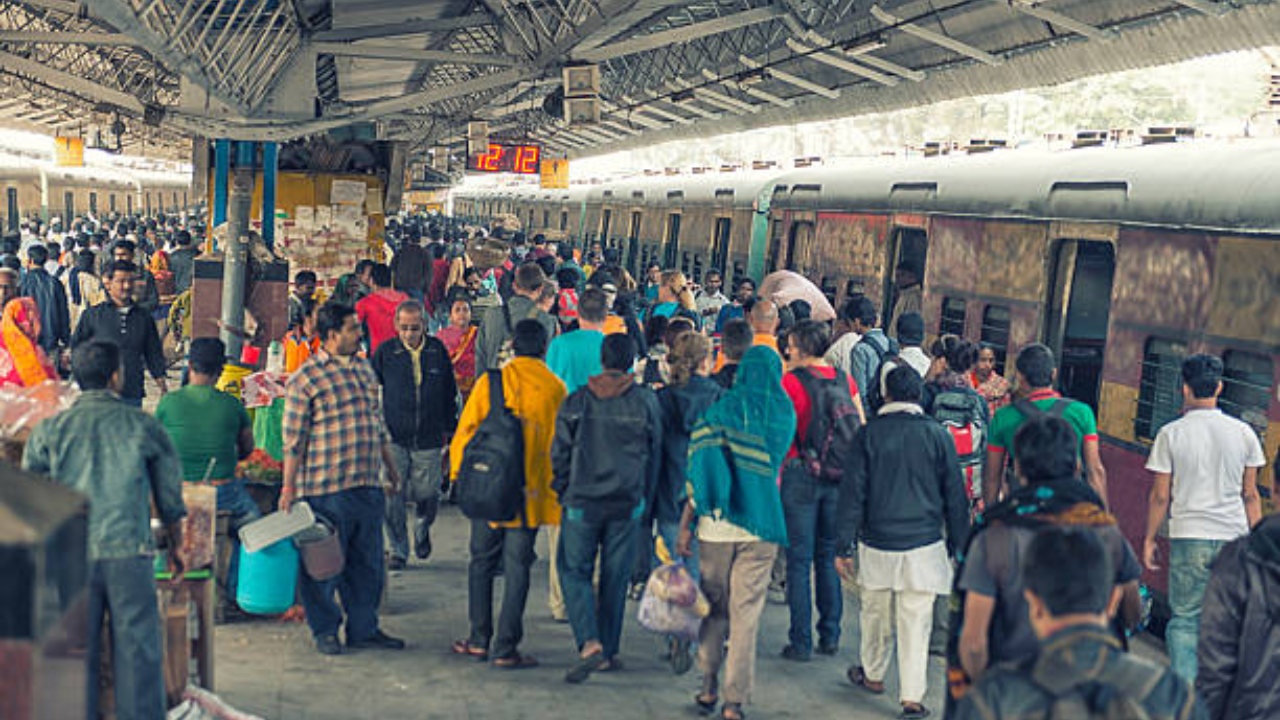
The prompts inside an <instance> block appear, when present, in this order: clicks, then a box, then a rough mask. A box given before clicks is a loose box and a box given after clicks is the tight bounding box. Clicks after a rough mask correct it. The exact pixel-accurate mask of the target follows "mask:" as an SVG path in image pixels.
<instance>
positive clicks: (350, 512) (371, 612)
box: [298, 487, 386, 643]
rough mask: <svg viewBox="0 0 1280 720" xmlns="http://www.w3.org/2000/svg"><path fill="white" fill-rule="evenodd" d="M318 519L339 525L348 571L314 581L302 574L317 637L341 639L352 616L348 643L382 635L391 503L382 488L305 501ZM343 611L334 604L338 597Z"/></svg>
mask: <svg viewBox="0 0 1280 720" xmlns="http://www.w3.org/2000/svg"><path fill="white" fill-rule="evenodd" d="M305 500H306V502H307V504H308V505H310V506H311V509H312V511H313V512H315V514H316V515H319V516H322V517H324V518H325V519H326V520H328V521H329V522H331V523H333V526H334V528H336V529H337V531H338V541H339V542H340V543H341V545H342V554H343V557H344V558H345V560H346V563H345V567H343V569H342V572H341V573H340V574H339V575H338V576H337V577H333V578H330V579H328V580H324V581H317V580H312V579H311V577H310V576H309V575H307V573H306V570H302V571H301V572H299V573H298V585H299V587H300V589H301V595H302V607H303V608H305V609H306V611H307V624H308V625H310V626H311V634H312V635H313V636H315V637H317V638H319V637H323V636H325V635H337V634H338V626H339V625H340V624H341V623H342V615H343V612H344V611H345V612H346V620H347V621H346V625H347V628H346V630H347V633H346V634H347V642H348V643H352V642H359V641H360V640H366V639H368V638H370V637H372V636H373V634H374V633H376V632H377V631H378V601H379V600H380V599H381V598H382V578H383V575H382V573H383V557H382V516H383V511H384V509H385V507H386V503H385V501H384V500H383V497H382V489H381V488H376V487H358V488H352V489H350V490H340V491H338V492H336V493H330V494H328V495H318V496H315V497H308V498H305ZM335 591H336V592H337V593H338V594H339V595H341V596H342V606H341V607H339V606H338V604H337V603H336V602H334V592H335Z"/></svg>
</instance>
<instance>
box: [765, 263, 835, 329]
mask: <svg viewBox="0 0 1280 720" xmlns="http://www.w3.org/2000/svg"><path fill="white" fill-rule="evenodd" d="M758 294H759V295H760V297H763V298H769V299H770V300H772V301H774V302H775V303H777V304H779V305H789V304H791V303H792V302H794V301H796V300H804V301H805V302H807V303H809V307H810V309H811V312H810V315H809V316H810V317H811V318H812V319H814V320H835V319H836V309H835V308H833V307H831V301H830V300H828V299H827V296H826V295H823V294H822V291H821V290H819V289H818V286H817V285H814V284H813V282H812V281H810V280H809V278H807V277H805V276H803V275H801V274H800V273H796V272H792V271H790V270H779V271H778V272H775V273H770V274H769V275H767V276H765V279H764V281H763V282H761V283H760V290H759V291H758Z"/></svg>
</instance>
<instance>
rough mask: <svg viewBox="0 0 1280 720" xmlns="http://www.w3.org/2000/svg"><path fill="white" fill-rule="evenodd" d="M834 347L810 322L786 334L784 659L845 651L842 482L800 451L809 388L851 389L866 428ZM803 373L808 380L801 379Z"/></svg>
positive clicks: (808, 415)
mask: <svg viewBox="0 0 1280 720" xmlns="http://www.w3.org/2000/svg"><path fill="white" fill-rule="evenodd" d="M830 344H831V333H830V331H829V330H828V329H827V326H826V325H825V324H823V323H820V322H817V321H815V320H805V321H803V322H800V323H799V324H797V325H796V326H795V327H793V328H792V329H791V331H790V333H789V334H788V335H787V348H786V350H787V360H788V361H789V364H790V367H792V368H793V369H792V370H791V372H788V373H787V374H786V375H784V376H783V378H782V389H783V390H785V391H786V393H787V396H788V397H790V398H791V402H792V404H793V405H795V409H796V435H795V438H793V440H792V444H791V450H790V451H788V453H787V460H786V462H785V463H784V464H783V470H782V511H783V514H784V515H785V516H786V523H787V548H786V558H787V605H789V606H790V608H791V629H790V631H789V633H788V640H789V641H790V642H789V644H788V645H787V646H786V647H785V648H783V650H782V657H784V658H786V659H788V660H797V661H805V660H808V659H809V658H810V656H811V655H812V653H813V652H814V650H816V651H817V652H818V653H819V654H822V655H834V654H835V653H836V651H837V650H838V649H839V646H840V618H841V615H842V613H843V608H844V598H843V596H842V594H841V589H840V576H839V575H838V574H837V573H836V565H835V560H836V550H837V548H836V544H837V542H838V540H839V537H838V536H839V532H838V528H837V525H836V508H837V505H838V504H839V500H840V492H839V490H840V488H839V485H837V484H835V483H832V482H829V481H828V480H826V479H823V478H818V477H814V476H813V475H812V474H811V473H810V471H809V470H808V469H807V468H806V466H805V465H804V464H803V463H802V462H801V461H800V459H799V458H800V452H799V451H800V448H801V447H802V446H803V444H804V441H805V437H806V434H807V433H808V431H809V428H810V426H811V421H812V419H813V408H814V399H813V398H811V397H809V393H808V392H807V391H806V390H805V384H809V385H810V386H814V387H820V386H822V385H825V384H827V383H830V382H835V383H837V387H840V385H843V384H844V383H847V384H848V392H849V399H850V400H851V401H852V403H853V406H854V408H856V409H857V412H858V417H859V420H860V424H861V423H865V422H866V415H865V414H864V412H863V410H862V400H861V398H860V397H859V396H858V385H857V383H855V382H854V380H853V378H851V377H849V376H847V375H845V374H844V373H842V372H840V371H839V370H836V369H835V368H833V367H830V366H828V365H827V364H826V362H825V361H824V360H823V359H822V356H823V355H825V354H826V352H827V346H828V345H830ZM801 375H804V376H805V378H804V380H803V381H802V380H801ZM815 600H816V605H817V607H818V624H817V627H818V643H817V647H816V648H815V647H814V642H813V627H814V623H813V606H814V605H815Z"/></svg>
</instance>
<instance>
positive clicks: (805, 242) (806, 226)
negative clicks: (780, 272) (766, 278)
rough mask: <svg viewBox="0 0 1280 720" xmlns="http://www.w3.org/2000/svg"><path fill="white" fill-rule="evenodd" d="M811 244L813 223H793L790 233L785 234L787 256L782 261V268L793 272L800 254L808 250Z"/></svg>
mask: <svg viewBox="0 0 1280 720" xmlns="http://www.w3.org/2000/svg"><path fill="white" fill-rule="evenodd" d="M812 242H813V223H811V222H793V223H791V232H789V233H787V256H786V258H784V259H783V267H785V268H786V269H787V270H795V269H796V263H798V262H799V261H800V254H801V253H803V252H806V251H807V250H808V249H809V245H810V244H811V243H812Z"/></svg>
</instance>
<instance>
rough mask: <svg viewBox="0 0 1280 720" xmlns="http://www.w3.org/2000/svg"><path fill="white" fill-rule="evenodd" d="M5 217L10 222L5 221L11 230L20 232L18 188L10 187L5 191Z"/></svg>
mask: <svg viewBox="0 0 1280 720" xmlns="http://www.w3.org/2000/svg"><path fill="white" fill-rule="evenodd" d="M4 195H5V217H6V218H8V222H7V223H5V224H6V225H7V226H8V228H9V232H18V225H19V218H18V188H9V189H8V190H6V191H5V193H4Z"/></svg>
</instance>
